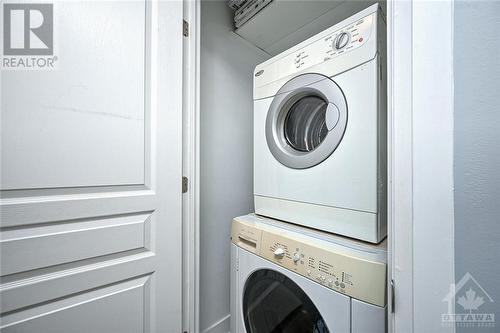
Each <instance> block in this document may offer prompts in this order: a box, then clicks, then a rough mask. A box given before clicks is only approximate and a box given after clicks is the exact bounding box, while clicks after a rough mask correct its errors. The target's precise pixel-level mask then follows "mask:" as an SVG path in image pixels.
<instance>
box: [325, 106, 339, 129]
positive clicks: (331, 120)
mask: <svg viewBox="0 0 500 333" xmlns="http://www.w3.org/2000/svg"><path fill="white" fill-rule="evenodd" d="M339 118H340V111H339V108H338V107H337V105H335V104H333V103H328V106H327V107H326V114H325V122H326V128H327V129H328V131H331V130H332V129H334V128H335V126H337V124H338V122H339Z"/></svg>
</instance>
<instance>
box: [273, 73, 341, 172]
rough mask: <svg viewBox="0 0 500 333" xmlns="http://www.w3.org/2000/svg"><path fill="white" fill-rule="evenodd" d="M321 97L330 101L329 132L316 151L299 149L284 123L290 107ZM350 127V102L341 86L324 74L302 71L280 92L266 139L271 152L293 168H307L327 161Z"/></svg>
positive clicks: (327, 123)
mask: <svg viewBox="0 0 500 333" xmlns="http://www.w3.org/2000/svg"><path fill="white" fill-rule="evenodd" d="M306 96H317V97H320V98H322V99H323V100H324V101H325V102H326V103H327V104H328V106H327V109H326V115H325V118H326V119H325V121H326V126H327V128H328V134H327V135H326V137H325V138H324V139H323V141H322V142H321V143H320V144H319V146H317V147H316V148H315V149H314V150H312V151H309V152H303V151H298V150H295V149H294V148H292V147H291V146H290V144H289V143H288V141H287V140H286V138H285V134H284V124H285V119H286V116H287V114H288V112H289V111H290V108H291V107H292V106H293V105H294V104H295V103H296V102H297V101H299V100H300V99H301V98H304V97H306ZM346 127H347V101H346V99H345V96H344V93H343V92H342V90H341V89H340V87H339V86H338V85H337V84H336V83H335V82H334V81H333V80H332V79H330V78H329V77H327V76H325V75H321V74H311V73H309V74H302V75H299V76H296V77H294V78H293V79H291V80H289V81H288V82H286V83H285V84H284V85H283V86H282V87H281V88H280V90H279V91H278V92H277V93H276V96H275V97H274V99H273V101H272V103H271V106H270V107H269V111H268V112H267V118H266V141H267V145H268V147H269V150H270V151H271V154H272V155H273V156H274V158H276V160H278V162H280V163H281V164H283V165H285V166H287V167H289V168H293V169H307V168H310V167H313V166H315V165H318V164H319V163H321V162H323V161H324V160H326V159H327V158H328V157H329V156H330V155H331V154H332V153H333V152H334V151H335V149H337V147H338V145H339V144H340V142H341V141H342V138H343V136H344V133H345V130H346Z"/></svg>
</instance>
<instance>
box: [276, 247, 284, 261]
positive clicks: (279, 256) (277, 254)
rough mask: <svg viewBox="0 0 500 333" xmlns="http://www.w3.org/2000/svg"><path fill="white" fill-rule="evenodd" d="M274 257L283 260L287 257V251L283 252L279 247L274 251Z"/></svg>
mask: <svg viewBox="0 0 500 333" xmlns="http://www.w3.org/2000/svg"><path fill="white" fill-rule="evenodd" d="M274 256H275V257H277V258H279V259H281V258H283V257H284V256H285V250H283V249H282V248H281V247H278V248H277V249H276V250H274Z"/></svg>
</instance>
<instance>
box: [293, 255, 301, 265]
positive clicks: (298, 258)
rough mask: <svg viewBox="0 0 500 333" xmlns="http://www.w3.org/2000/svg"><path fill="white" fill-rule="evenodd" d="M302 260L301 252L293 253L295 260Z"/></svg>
mask: <svg viewBox="0 0 500 333" xmlns="http://www.w3.org/2000/svg"><path fill="white" fill-rule="evenodd" d="M299 260H300V254H298V253H294V254H293V262H295V263H296V262H298V261H299Z"/></svg>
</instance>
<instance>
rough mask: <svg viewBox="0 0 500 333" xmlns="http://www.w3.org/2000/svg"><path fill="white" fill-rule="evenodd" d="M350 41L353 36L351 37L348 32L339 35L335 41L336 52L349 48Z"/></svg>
mask: <svg viewBox="0 0 500 333" xmlns="http://www.w3.org/2000/svg"><path fill="white" fill-rule="evenodd" d="M350 39H351V36H350V35H349V33H348V32H341V33H340V34H338V36H337V37H336V38H335V40H334V41H333V47H334V48H335V49H336V50H341V49H343V48H344V47H346V46H347V44H348V43H349V40H350Z"/></svg>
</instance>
